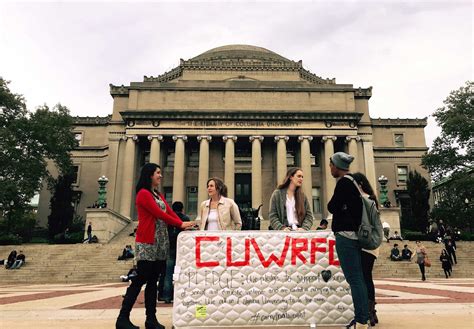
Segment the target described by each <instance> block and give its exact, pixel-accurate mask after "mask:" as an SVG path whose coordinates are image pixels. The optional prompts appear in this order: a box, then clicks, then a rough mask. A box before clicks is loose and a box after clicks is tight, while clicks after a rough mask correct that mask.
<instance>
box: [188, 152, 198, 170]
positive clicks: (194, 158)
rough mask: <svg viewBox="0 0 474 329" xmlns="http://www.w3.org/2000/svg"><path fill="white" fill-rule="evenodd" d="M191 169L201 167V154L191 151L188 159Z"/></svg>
mask: <svg viewBox="0 0 474 329" xmlns="http://www.w3.org/2000/svg"><path fill="white" fill-rule="evenodd" d="M188 166H189V167H199V152H197V151H191V154H189V158H188Z"/></svg>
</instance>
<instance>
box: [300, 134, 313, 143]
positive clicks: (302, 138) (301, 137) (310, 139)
mask: <svg viewBox="0 0 474 329" xmlns="http://www.w3.org/2000/svg"><path fill="white" fill-rule="evenodd" d="M305 139H307V140H308V142H311V141H312V140H313V136H308V135H304V136H298V142H300V143H301V142H302V141H304V140H305Z"/></svg>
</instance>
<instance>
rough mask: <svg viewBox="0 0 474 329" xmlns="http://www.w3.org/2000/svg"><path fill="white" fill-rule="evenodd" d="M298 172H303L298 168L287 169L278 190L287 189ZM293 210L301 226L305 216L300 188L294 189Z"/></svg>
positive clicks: (302, 194)
mask: <svg viewBox="0 0 474 329" xmlns="http://www.w3.org/2000/svg"><path fill="white" fill-rule="evenodd" d="M298 171H301V172H303V170H301V168H298V167H294V168H290V169H288V171H287V172H286V176H285V179H283V182H282V183H281V184H280V185H278V187H277V188H278V189H280V190H282V189H286V188H288V186H290V182H291V177H293V176H294V175H296V173H297V172H298ZM295 208H296V216H297V217H298V223H299V224H300V225H301V224H302V223H303V220H304V218H305V216H306V209H305V207H304V193H303V191H302V190H301V187H297V188H296V189H295Z"/></svg>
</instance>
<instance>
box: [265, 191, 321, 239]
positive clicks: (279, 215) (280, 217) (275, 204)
mask: <svg viewBox="0 0 474 329" xmlns="http://www.w3.org/2000/svg"><path fill="white" fill-rule="evenodd" d="M286 191H287V189H286V188H284V189H278V188H277V189H276V190H275V191H274V192H273V194H272V196H271V198H270V212H269V213H268V217H270V226H271V227H272V228H273V229H274V230H281V229H282V228H283V227H286V226H288V225H289V224H288V219H287V217H286ZM303 195H304V194H303ZM304 209H305V212H306V215H305V216H304V218H303V221H302V223H301V227H302V228H303V229H305V230H307V231H309V230H310V229H311V226H312V225H313V213H312V211H311V208H310V206H309V202H308V198H307V197H306V195H304Z"/></svg>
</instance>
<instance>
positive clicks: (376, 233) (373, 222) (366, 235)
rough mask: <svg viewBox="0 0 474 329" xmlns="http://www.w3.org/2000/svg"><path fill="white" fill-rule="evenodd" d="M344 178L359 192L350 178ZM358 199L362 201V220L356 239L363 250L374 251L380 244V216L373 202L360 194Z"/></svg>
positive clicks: (381, 236)
mask: <svg viewBox="0 0 474 329" xmlns="http://www.w3.org/2000/svg"><path fill="white" fill-rule="evenodd" d="M344 177H347V178H349V179H350V180H351V181H352V182H353V183H354V185H355V186H356V187H357V190H358V191H359V186H357V183H356V181H355V180H354V178H353V177H352V176H349V175H345V176H344ZM360 198H361V199H362V219H361V222H360V226H359V230H358V231H357V239H358V240H359V243H360V246H361V247H362V248H363V249H367V250H374V249H377V248H378V247H380V245H381V244H382V238H383V228H382V222H381V221H380V214H379V211H378V210H377V206H376V204H375V201H374V200H371V199H369V198H368V197H365V196H363V195H362V194H361V195H360Z"/></svg>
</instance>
